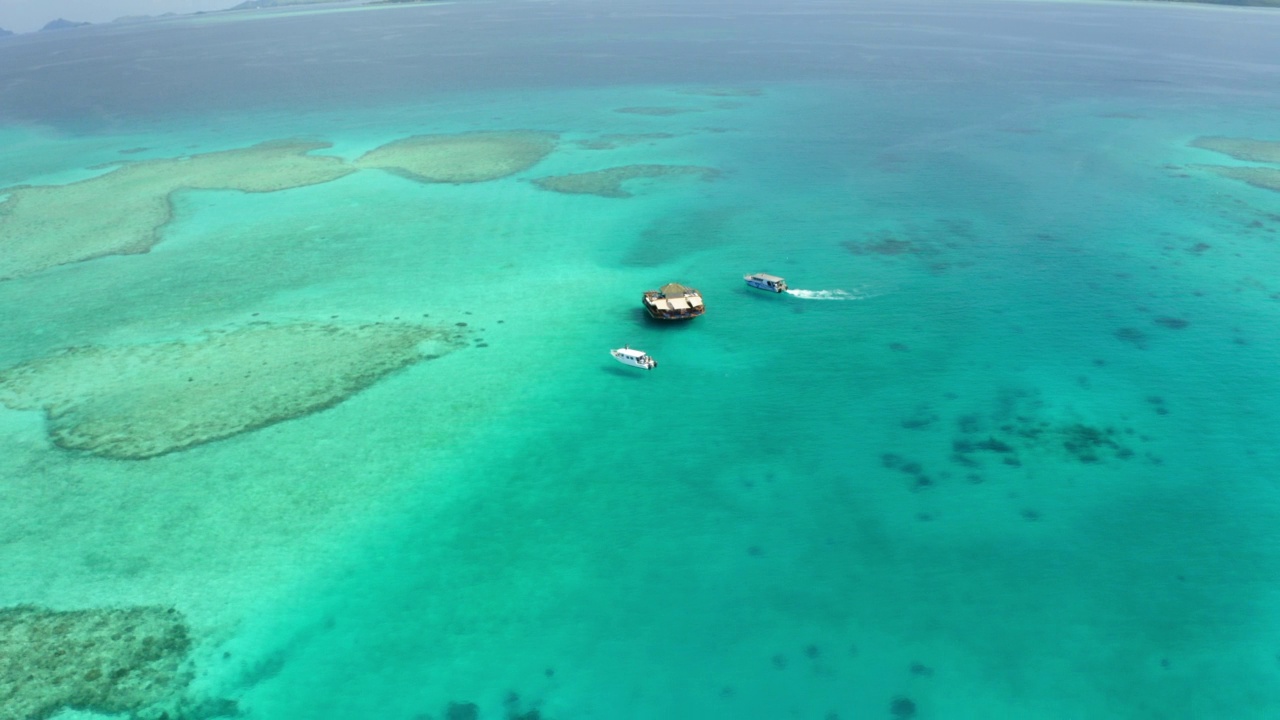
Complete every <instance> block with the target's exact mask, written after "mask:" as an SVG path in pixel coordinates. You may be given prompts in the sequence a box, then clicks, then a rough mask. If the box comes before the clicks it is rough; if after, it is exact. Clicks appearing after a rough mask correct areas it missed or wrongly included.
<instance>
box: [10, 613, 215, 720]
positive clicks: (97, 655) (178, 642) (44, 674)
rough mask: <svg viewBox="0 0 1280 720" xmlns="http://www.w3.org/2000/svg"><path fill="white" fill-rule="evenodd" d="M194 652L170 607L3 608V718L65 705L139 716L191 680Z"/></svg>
mask: <svg viewBox="0 0 1280 720" xmlns="http://www.w3.org/2000/svg"><path fill="white" fill-rule="evenodd" d="M190 650H191V639H190V634H189V632H188V629H187V625H186V621H185V619H184V618H183V616H182V615H181V614H180V613H179V612H178V611H177V610H174V609H172V608H161V607H132V608H123V609H95V610H72V611H62V612H60V611H55V610H47V609H43V608H37V607H31V606H25V605H24V606H18V607H9V608H3V609H0V720H44V719H45V718H48V717H52V716H53V715H54V714H56V713H58V712H60V711H62V710H68V709H70V710H84V711H89V712H95V713H103V714H116V713H139V712H142V711H144V710H146V709H147V708H150V707H151V706H154V705H157V704H160V703H166V702H170V701H173V700H175V699H176V698H177V697H178V696H180V695H181V694H182V693H183V692H184V690H185V688H186V686H187V684H188V683H189V682H190V681H191V672H190V670H189V669H188V668H186V667H185V665H186V660H187V655H188V653H189V652H190ZM219 707H221V708H222V709H224V710H226V709H230V708H228V707H227V705H226V703H225V701H224V702H222V703H219ZM230 707H231V708H233V707H234V703H232V704H231V706H230ZM207 709H208V711H209V712H212V711H214V708H213V706H209V707H208V708H207ZM209 712H205V713H204V717H214V715H211V714H209Z"/></svg>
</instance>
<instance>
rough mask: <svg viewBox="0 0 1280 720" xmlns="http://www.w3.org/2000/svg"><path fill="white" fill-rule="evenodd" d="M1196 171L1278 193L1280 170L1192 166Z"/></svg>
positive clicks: (1226, 166)
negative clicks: (1204, 171) (1203, 171)
mask: <svg viewBox="0 0 1280 720" xmlns="http://www.w3.org/2000/svg"><path fill="white" fill-rule="evenodd" d="M1191 167H1192V168H1194V169H1196V170H1206V171H1208V172H1211V173H1214V174H1216V175H1220V176H1222V177H1225V178H1231V179H1232V180H1241V181H1244V182H1247V183H1249V184H1250V185H1252V186H1254V187H1258V188H1262V189H1264V190H1275V191H1277V192H1280V168H1271V167H1233V166H1229V165H1192V166H1191Z"/></svg>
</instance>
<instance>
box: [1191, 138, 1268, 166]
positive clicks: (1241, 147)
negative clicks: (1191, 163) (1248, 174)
mask: <svg viewBox="0 0 1280 720" xmlns="http://www.w3.org/2000/svg"><path fill="white" fill-rule="evenodd" d="M1189 144H1190V145H1191V147H1196V148H1201V149H1203V150H1212V151H1213V152H1216V153H1219V154H1222V155H1229V156H1231V157H1233V158H1235V159H1237V160H1244V161H1245V162H1265V163H1280V142H1276V141H1274V140H1254V139H1252V138H1230V137H1215V136H1204V137H1198V138H1196V139H1195V140H1192V141H1191V142H1190V143H1189Z"/></svg>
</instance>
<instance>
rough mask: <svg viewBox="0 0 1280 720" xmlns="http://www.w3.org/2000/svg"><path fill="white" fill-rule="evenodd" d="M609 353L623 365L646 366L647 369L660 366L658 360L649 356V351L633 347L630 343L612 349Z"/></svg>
mask: <svg viewBox="0 0 1280 720" xmlns="http://www.w3.org/2000/svg"><path fill="white" fill-rule="evenodd" d="M609 354H610V355H612V356H613V359H614V360H617V361H618V362H620V363H622V364H623V365H630V366H631V367H637V368H644V369H645V370H652V369H654V368H656V367H658V361H657V360H654V359H653V358H651V357H649V355H648V353H646V352H645V351H643V350H633V349H631V346H630V345H623V346H622V347H620V348H617V349H615V350H610V351H609Z"/></svg>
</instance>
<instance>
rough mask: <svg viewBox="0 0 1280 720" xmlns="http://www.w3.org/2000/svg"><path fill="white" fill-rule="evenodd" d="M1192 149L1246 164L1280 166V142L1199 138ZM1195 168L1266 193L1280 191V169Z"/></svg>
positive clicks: (1242, 167) (1232, 166)
mask: <svg viewBox="0 0 1280 720" xmlns="http://www.w3.org/2000/svg"><path fill="white" fill-rule="evenodd" d="M1190 145H1191V146H1192V147H1197V148H1201V149H1204V150H1212V151H1213V152H1216V153H1221V154H1223V155H1228V156H1230V157H1233V158H1235V159H1236V160H1243V161H1245V162H1262V163H1274V164H1280V142H1277V141H1274V140H1254V139H1252V138H1229V137H1198V138H1196V139H1195V140H1192V141H1191V143H1190ZM1190 167H1191V168H1192V169H1195V170H1204V171H1206V172H1211V173H1214V174H1216V175H1219V176H1221V177H1225V178H1231V179H1232V180H1241V181H1243V182H1246V183H1249V184H1250V185H1252V186H1254V187H1258V188H1262V189H1264V190H1275V191H1277V192H1280V168H1274V167H1256V166H1255V167H1250V166H1240V165H1191V166H1190Z"/></svg>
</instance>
